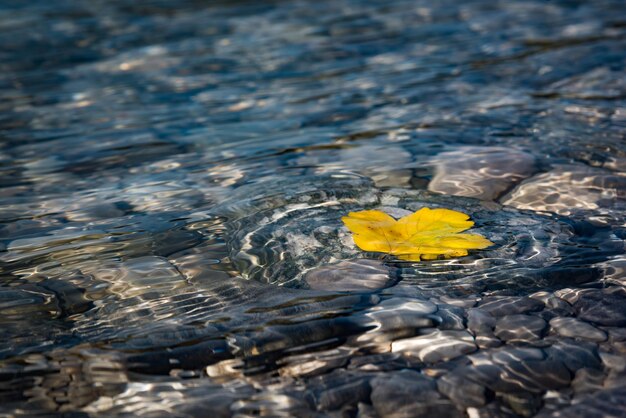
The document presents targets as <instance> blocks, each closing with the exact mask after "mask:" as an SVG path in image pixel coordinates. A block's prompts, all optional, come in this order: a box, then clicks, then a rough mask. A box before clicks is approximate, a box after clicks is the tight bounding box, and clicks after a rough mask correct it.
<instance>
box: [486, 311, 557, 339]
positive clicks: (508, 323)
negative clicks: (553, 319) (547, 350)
mask: <svg viewBox="0 0 626 418" xmlns="http://www.w3.org/2000/svg"><path fill="white" fill-rule="evenodd" d="M546 325H547V324H546V321H544V320H543V319H541V318H539V317H537V316H530V315H507V316H504V317H502V318H499V319H498V321H497V322H496V329H495V331H494V333H495V335H496V337H498V338H499V339H501V340H505V341H531V340H537V339H539V338H541V336H542V335H543V330H544V329H545V328H546Z"/></svg>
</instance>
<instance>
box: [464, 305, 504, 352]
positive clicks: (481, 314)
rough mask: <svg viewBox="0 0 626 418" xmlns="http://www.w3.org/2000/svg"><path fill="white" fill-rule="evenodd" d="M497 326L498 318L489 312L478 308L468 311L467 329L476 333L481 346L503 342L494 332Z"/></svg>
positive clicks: (498, 344)
mask: <svg viewBox="0 0 626 418" xmlns="http://www.w3.org/2000/svg"><path fill="white" fill-rule="evenodd" d="M495 326H496V318H494V317H493V316H492V315H491V314H489V313H488V312H486V311H483V310H481V309H478V308H472V309H470V310H468V311H467V329H468V330H469V331H470V332H471V333H472V334H473V335H474V337H475V340H476V345H478V347H479V348H488V347H498V346H500V345H501V344H502V342H501V341H500V340H499V339H498V338H496V336H495V335H494V333H493V329H494V328H495Z"/></svg>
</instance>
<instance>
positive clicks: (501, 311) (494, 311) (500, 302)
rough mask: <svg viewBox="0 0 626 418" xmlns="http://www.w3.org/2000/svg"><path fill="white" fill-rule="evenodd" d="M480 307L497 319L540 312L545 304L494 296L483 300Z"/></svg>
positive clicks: (537, 301) (526, 299) (525, 298)
mask: <svg viewBox="0 0 626 418" xmlns="http://www.w3.org/2000/svg"><path fill="white" fill-rule="evenodd" d="M478 307H479V308H480V309H482V310H484V311H486V312H488V313H490V314H491V315H493V316H495V317H499V316H504V315H513V314H523V313H527V312H535V311H540V310H541V309H543V307H544V304H543V303H542V302H541V301H539V300H536V299H531V298H528V297H514V296H494V297H489V298H485V299H483V300H482V302H481V303H480V304H479V305H478Z"/></svg>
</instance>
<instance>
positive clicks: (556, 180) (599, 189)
mask: <svg viewBox="0 0 626 418" xmlns="http://www.w3.org/2000/svg"><path fill="white" fill-rule="evenodd" d="M625 185H626V177H622V176H616V175H615V174H613V173H610V172H608V171H605V170H602V169H598V168H594V167H589V166H586V165H582V164H580V165H575V164H558V165H555V166H554V167H553V168H552V170H551V171H549V172H547V173H544V174H540V175H538V176H534V177H532V178H530V179H528V180H527V181H525V182H523V183H521V184H520V185H519V186H518V187H517V188H516V189H515V190H513V192H512V193H510V194H509V195H507V196H505V197H504V198H503V200H502V203H503V204H504V205H508V206H513V207H516V208H518V209H528V210H533V211H542V212H555V213H558V214H559V215H564V216H568V215H571V214H572V213H573V212H574V211H576V210H594V209H598V208H602V207H608V208H610V207H613V206H614V205H615V202H616V196H617V195H618V190H619V188H623V187H625Z"/></svg>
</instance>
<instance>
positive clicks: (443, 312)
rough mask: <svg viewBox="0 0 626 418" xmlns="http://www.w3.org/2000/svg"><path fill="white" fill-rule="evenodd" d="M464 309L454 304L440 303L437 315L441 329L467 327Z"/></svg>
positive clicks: (461, 328)
mask: <svg viewBox="0 0 626 418" xmlns="http://www.w3.org/2000/svg"><path fill="white" fill-rule="evenodd" d="M463 313H464V311H463V309H461V308H458V307H456V306H452V305H447V306H445V305H438V309H437V313H436V314H435V317H436V318H437V321H438V322H439V324H438V325H437V328H439V329H440V330H463V329H465V317H464V316H463Z"/></svg>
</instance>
